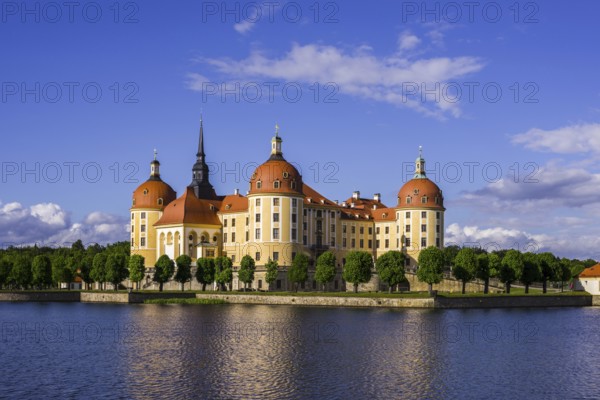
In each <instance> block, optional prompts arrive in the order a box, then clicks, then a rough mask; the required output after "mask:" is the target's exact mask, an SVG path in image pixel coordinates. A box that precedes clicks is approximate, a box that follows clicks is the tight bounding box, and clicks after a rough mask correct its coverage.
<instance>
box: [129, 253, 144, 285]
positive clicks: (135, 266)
mask: <svg viewBox="0 0 600 400" xmlns="http://www.w3.org/2000/svg"><path fill="white" fill-rule="evenodd" d="M145 263H146V260H145V259H144V257H143V256H141V255H139V254H134V255H132V256H131V257H129V280H131V281H132V282H135V284H136V287H137V290H140V282H141V281H142V279H144V275H145V273H146V266H145V265H144V264H145Z"/></svg>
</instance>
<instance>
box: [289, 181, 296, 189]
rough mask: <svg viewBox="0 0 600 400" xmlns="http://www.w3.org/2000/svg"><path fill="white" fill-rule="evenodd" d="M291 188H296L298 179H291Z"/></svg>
mask: <svg viewBox="0 0 600 400" xmlns="http://www.w3.org/2000/svg"><path fill="white" fill-rule="evenodd" d="M290 188H292V189H296V181H291V182H290Z"/></svg>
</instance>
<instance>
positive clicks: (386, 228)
mask: <svg viewBox="0 0 600 400" xmlns="http://www.w3.org/2000/svg"><path fill="white" fill-rule="evenodd" d="M385 234H386V235H389V234H390V227H389V226H386V227H385Z"/></svg>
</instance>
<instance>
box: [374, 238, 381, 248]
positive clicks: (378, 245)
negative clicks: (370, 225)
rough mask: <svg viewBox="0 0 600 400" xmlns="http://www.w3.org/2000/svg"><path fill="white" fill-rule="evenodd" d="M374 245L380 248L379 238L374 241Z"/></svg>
mask: <svg viewBox="0 0 600 400" xmlns="http://www.w3.org/2000/svg"><path fill="white" fill-rule="evenodd" d="M375 247H377V248H380V247H381V243H380V242H379V240H376V241H375Z"/></svg>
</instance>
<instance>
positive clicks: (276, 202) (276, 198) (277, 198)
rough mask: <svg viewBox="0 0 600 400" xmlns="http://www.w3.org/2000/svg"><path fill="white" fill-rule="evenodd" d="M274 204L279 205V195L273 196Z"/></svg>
mask: <svg viewBox="0 0 600 400" xmlns="http://www.w3.org/2000/svg"><path fill="white" fill-rule="evenodd" d="M273 206H274V207H279V197H275V198H273Z"/></svg>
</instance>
